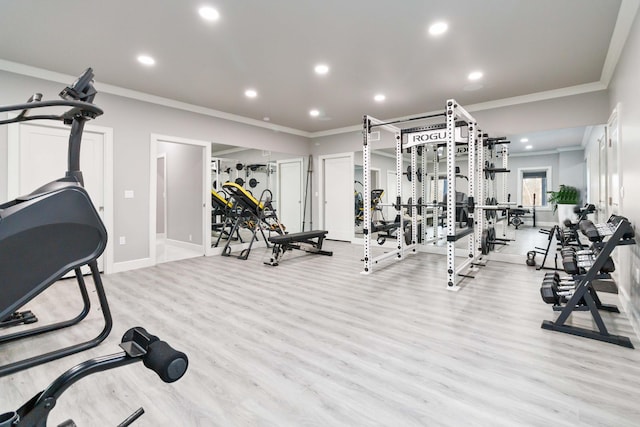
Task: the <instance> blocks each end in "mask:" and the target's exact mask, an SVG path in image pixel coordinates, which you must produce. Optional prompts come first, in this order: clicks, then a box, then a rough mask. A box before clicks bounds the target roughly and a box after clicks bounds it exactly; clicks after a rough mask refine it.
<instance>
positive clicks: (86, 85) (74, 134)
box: [0, 68, 103, 427]
mask: <svg viewBox="0 0 640 427" xmlns="http://www.w3.org/2000/svg"><path fill="white" fill-rule="evenodd" d="M96 94H97V91H96V90H95V88H94V87H93V70H92V69H91V68H87V69H86V70H85V71H84V73H82V75H80V77H78V79H76V81H75V82H73V84H71V85H69V86H67V87H66V88H64V89H63V90H62V91H61V92H60V97H61V98H62V99H61V100H51V101H42V100H41V99H42V94H40V93H36V94H34V95H33V96H32V97H31V98H29V100H28V101H27V102H26V103H24V104H15V105H6V106H0V113H3V112H10V111H20V113H19V114H18V115H17V116H16V117H11V118H8V119H4V120H0V125H5V124H9V123H20V122H27V121H31V120H55V121H62V122H63V123H64V124H66V125H71V134H70V135H69V150H68V155H67V158H68V161H67V172H66V177H67V178H68V179H69V180H72V181H73V180H75V181H77V182H79V183H80V185H84V180H83V178H82V172H80V144H81V142H82V131H83V129H84V123H85V122H86V121H87V120H91V119H95V118H96V117H98V116H100V115H102V114H103V111H102V109H100V108H99V107H97V106H95V105H93V99H94V98H95V96H96ZM51 107H71V108H69V109H68V110H67V111H65V112H63V113H61V114H36V115H29V112H30V111H31V110H34V109H38V108H51ZM0 427H1V426H0Z"/></svg>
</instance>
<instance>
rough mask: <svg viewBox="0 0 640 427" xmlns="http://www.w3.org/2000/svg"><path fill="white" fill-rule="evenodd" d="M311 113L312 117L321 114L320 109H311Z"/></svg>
mask: <svg viewBox="0 0 640 427" xmlns="http://www.w3.org/2000/svg"><path fill="white" fill-rule="evenodd" d="M309 115H310V116H311V117H318V116H319V115H320V111H318V110H311V111H309Z"/></svg>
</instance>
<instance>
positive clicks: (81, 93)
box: [0, 68, 104, 125]
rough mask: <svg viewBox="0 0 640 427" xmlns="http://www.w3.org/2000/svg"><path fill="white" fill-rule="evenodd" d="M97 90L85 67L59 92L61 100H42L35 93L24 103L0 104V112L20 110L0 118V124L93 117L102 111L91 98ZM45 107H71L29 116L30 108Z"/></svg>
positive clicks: (68, 122) (66, 120)
mask: <svg viewBox="0 0 640 427" xmlns="http://www.w3.org/2000/svg"><path fill="white" fill-rule="evenodd" d="M97 93H98V92H97V91H96V90H95V88H94V87H93V70H92V69H91V68H87V69H86V70H85V71H84V73H82V74H81V75H80V77H78V78H77V79H76V81H75V82H73V84H71V85H69V86H67V87H66V88H64V89H63V90H62V91H61V92H60V98H62V100H52V101H42V94H40V93H36V94H34V95H33V96H32V97H31V98H29V100H28V101H27V102H26V103H24V104H15V105H4V106H0V113H4V112H9V111H20V114H18V115H17V116H16V117H12V118H9V119H5V120H0V125H6V124H9V123H18V122H26V121H31V120H43V119H45V120H61V121H63V122H64V123H65V124H71V123H72V122H73V120H74V119H77V118H84V119H95V118H96V117H98V116H100V115H102V114H103V113H104V111H102V109H100V108H98V107H96V106H95V105H93V99H94V98H95V96H96V94H97ZM46 107H71V109H69V110H67V111H65V112H64V113H62V114H43V115H36V116H30V115H28V113H29V111H30V110H33V109H36V108H46Z"/></svg>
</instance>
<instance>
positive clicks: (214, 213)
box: [211, 189, 244, 248]
mask: <svg viewBox="0 0 640 427" xmlns="http://www.w3.org/2000/svg"><path fill="white" fill-rule="evenodd" d="M211 208H212V209H211V231H216V232H218V238H217V239H216V242H215V244H213V247H214V248H217V247H218V245H219V244H220V240H222V239H223V238H225V239H226V240H239V241H240V242H242V243H244V241H243V240H242V236H240V230H238V229H236V232H235V236H234V235H232V234H231V232H232V231H233V224H234V223H235V221H236V220H237V219H238V213H239V212H238V211H237V209H234V206H233V203H231V202H230V201H229V200H227V198H226V197H224V196H223V195H222V194H220V193H218V192H217V191H216V190H213V189H212V190H211ZM218 217H220V219H221V222H218V221H216V220H217V218H218Z"/></svg>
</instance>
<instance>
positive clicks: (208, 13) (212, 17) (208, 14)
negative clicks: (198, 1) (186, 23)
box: [198, 6, 220, 21]
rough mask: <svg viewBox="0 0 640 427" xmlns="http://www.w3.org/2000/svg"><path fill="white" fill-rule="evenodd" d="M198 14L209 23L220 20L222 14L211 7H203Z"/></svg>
mask: <svg viewBox="0 0 640 427" xmlns="http://www.w3.org/2000/svg"><path fill="white" fill-rule="evenodd" d="M198 13H199V14H200V16H201V17H202V19H206V20H207V21H217V20H218V18H220V13H218V11H217V10H215V9H214V8H212V7H211V6H203V7H201V8H200V9H198Z"/></svg>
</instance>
